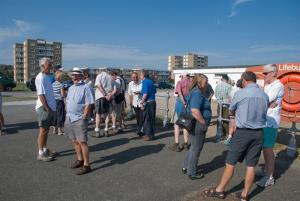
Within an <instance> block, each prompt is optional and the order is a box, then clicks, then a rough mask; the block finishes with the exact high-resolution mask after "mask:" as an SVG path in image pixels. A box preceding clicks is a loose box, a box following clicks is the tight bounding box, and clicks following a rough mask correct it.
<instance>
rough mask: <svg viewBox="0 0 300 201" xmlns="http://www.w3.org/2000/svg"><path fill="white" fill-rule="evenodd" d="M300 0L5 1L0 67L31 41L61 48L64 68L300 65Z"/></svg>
mask: <svg viewBox="0 0 300 201" xmlns="http://www.w3.org/2000/svg"><path fill="white" fill-rule="evenodd" d="M299 10H300V1H299V0H164V1H163V0H118V1H117V0H86V1H83V0H82V1H75V0H73V1H72V0H19V1H17V0H0V19H1V20H0V63H5V64H12V63H13V59H12V46H13V44H14V43H16V42H23V41H24V40H25V39H26V38H42V39H46V40H49V41H61V42H62V43H63V65H64V67H67V68H71V67H74V66H82V65H87V66H90V67H99V66H125V67H145V68H155V69H163V70H166V69H167V56H168V55H183V54H185V53H187V52H193V53H198V54H204V55H208V57H209V66H214V65H242V64H264V63H279V62H292V61H293V62H296V61H297V62H299V61H300V37H299V36H300V12H299Z"/></svg>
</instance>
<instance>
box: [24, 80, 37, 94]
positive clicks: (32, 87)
mask: <svg viewBox="0 0 300 201" xmlns="http://www.w3.org/2000/svg"><path fill="white" fill-rule="evenodd" d="M26 87H27V88H28V89H30V90H31V91H36V88H35V77H33V78H31V79H30V81H27V82H26Z"/></svg>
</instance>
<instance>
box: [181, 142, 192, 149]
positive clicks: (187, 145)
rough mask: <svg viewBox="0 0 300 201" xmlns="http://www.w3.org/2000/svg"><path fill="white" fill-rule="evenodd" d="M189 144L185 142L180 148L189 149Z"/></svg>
mask: <svg viewBox="0 0 300 201" xmlns="http://www.w3.org/2000/svg"><path fill="white" fill-rule="evenodd" d="M190 146H191V145H190V144H189V143H187V142H185V143H183V144H182V145H181V149H185V150H186V151H188V150H189V149H190Z"/></svg>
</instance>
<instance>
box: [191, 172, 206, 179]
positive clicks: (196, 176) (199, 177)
mask: <svg viewBox="0 0 300 201" xmlns="http://www.w3.org/2000/svg"><path fill="white" fill-rule="evenodd" d="M188 177H189V178H190V179H191V180H195V179H202V178H203V177H204V174H203V173H202V172H197V173H196V174H194V175H188Z"/></svg>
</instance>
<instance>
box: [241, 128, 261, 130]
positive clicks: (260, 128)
mask: <svg viewBox="0 0 300 201" xmlns="http://www.w3.org/2000/svg"><path fill="white" fill-rule="evenodd" d="M236 129H238V130H249V131H261V130H262V128H236Z"/></svg>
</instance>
